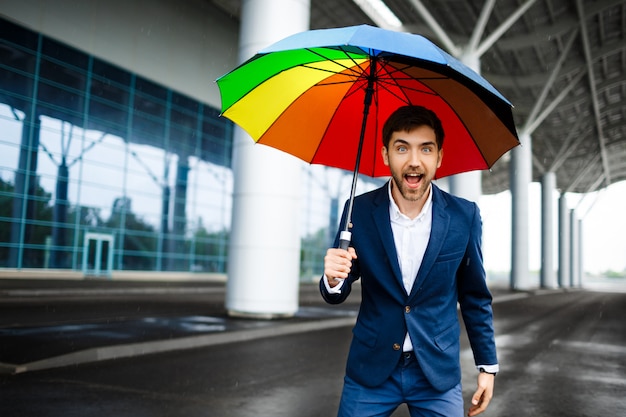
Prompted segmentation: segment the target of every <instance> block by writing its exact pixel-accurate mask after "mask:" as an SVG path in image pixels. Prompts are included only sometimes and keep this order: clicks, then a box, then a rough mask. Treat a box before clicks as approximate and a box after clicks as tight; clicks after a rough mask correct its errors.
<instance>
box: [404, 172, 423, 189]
mask: <svg viewBox="0 0 626 417" xmlns="http://www.w3.org/2000/svg"><path fill="white" fill-rule="evenodd" d="M422 178H424V174H418V173H416V172H411V173H408V174H404V181H405V182H406V183H407V185H408V186H409V187H411V188H417V187H419V185H420V183H421V182H422Z"/></svg>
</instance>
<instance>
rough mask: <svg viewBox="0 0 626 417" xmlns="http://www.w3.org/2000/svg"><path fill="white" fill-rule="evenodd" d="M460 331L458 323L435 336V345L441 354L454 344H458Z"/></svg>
mask: <svg viewBox="0 0 626 417" xmlns="http://www.w3.org/2000/svg"><path fill="white" fill-rule="evenodd" d="M460 333H461V330H460V328H459V323H458V322H457V323H454V324H453V325H452V326H450V327H448V328H447V329H446V330H444V331H443V332H441V333H439V334H438V335H437V336H435V344H436V345H437V347H438V348H439V349H440V350H441V351H442V352H443V351H444V350H446V349H448V348H449V347H450V346H452V345H454V344H455V343H456V344H458V343H460V342H459V337H460Z"/></svg>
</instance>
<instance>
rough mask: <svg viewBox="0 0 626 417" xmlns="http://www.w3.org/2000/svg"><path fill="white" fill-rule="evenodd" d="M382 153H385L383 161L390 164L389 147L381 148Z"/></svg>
mask: <svg viewBox="0 0 626 417" xmlns="http://www.w3.org/2000/svg"><path fill="white" fill-rule="evenodd" d="M380 153H381V154H382V155H383V162H384V163H385V165H387V166H389V155H388V154H387V148H386V147H385V146H383V147H382V148H380Z"/></svg>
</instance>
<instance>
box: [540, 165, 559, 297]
mask: <svg viewBox="0 0 626 417" xmlns="http://www.w3.org/2000/svg"><path fill="white" fill-rule="evenodd" d="M555 191H556V174H555V173H554V172H546V173H545V174H544V175H543V178H542V179H541V288H556V287H557V282H556V274H555V271H554V193H555Z"/></svg>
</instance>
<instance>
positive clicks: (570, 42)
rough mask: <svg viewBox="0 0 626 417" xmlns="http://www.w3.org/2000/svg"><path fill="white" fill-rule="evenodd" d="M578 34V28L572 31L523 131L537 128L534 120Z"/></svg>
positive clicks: (529, 131)
mask: <svg viewBox="0 0 626 417" xmlns="http://www.w3.org/2000/svg"><path fill="white" fill-rule="evenodd" d="M576 36H578V30H577V29H576V30H574V31H573V32H572V34H571V35H570V37H569V39H568V40H567V43H566V44H565V48H563V52H561V55H560V56H559V59H558V60H557V62H556V64H555V65H554V68H553V69H552V73H551V74H550V77H548V81H547V82H546V84H545V85H544V86H543V90H542V91H541V94H540V95H539V98H538V99H537V100H536V101H535V106H534V107H533V109H532V110H531V112H530V114H529V115H528V119H527V120H526V124H525V125H524V127H523V128H522V131H526V132H528V133H531V134H532V131H531V130H530V127H531V126H534V127H533V129H532V130H535V128H536V127H537V126H538V125H535V124H534V122H535V120H536V119H537V115H538V114H539V110H540V109H541V107H542V106H543V103H544V102H545V101H546V98H547V97H548V93H549V92H550V90H551V89H552V86H554V82H555V81H556V77H557V76H558V75H559V72H560V71H561V67H562V66H563V63H564V62H565V58H567V55H569V51H570V50H571V49H572V45H573V44H574V39H576ZM570 85H571V84H570ZM545 116H547V114H546V115H544V118H545Z"/></svg>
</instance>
